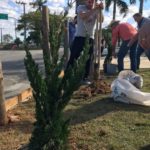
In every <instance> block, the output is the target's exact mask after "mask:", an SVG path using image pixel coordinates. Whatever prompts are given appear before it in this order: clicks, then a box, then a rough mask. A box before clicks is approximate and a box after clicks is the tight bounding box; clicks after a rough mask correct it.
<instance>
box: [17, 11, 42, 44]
mask: <svg viewBox="0 0 150 150" xmlns="http://www.w3.org/2000/svg"><path fill="white" fill-rule="evenodd" d="M24 20H26V29H27V31H28V32H29V36H28V37H27V41H28V42H34V43H35V44H36V45H37V46H38V45H39V44H41V35H40V32H41V14H40V12H39V11H36V12H29V13H28V14H25V15H23V16H21V19H20V20H18V26H17V28H16V29H17V30H18V31H21V30H24ZM22 35H23V34H22Z"/></svg>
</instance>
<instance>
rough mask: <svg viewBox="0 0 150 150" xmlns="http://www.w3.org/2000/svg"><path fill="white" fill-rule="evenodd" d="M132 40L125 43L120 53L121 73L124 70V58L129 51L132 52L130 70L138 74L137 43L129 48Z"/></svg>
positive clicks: (119, 64)
mask: <svg viewBox="0 0 150 150" xmlns="http://www.w3.org/2000/svg"><path fill="white" fill-rule="evenodd" d="M129 41H130V40H127V41H123V42H122V44H121V46H120V49H119V52H118V70H119V72H120V71H122V70H124V58H125V56H126V54H127V53H128V51H129V50H130V68H131V70H132V71H134V72H136V68H137V63H136V47H137V42H135V43H134V44H133V45H132V46H131V47H128V46H127V45H128V43H129Z"/></svg>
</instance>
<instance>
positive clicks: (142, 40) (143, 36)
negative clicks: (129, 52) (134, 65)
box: [138, 22, 150, 60]
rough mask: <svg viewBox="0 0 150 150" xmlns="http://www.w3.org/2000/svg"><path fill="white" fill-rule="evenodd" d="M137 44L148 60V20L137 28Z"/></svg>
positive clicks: (149, 29)
mask: <svg viewBox="0 0 150 150" xmlns="http://www.w3.org/2000/svg"><path fill="white" fill-rule="evenodd" d="M138 42H139V45H140V46H141V47H142V48H143V49H144V51H145V54H146V56H147V57H148V59H149V60H150V22H146V23H145V24H143V26H142V27H141V29H140V30H139V37H138Z"/></svg>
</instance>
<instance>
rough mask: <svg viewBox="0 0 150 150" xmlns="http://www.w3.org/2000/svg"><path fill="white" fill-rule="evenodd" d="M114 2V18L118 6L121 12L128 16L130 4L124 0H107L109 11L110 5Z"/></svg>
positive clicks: (106, 7)
mask: <svg viewBox="0 0 150 150" xmlns="http://www.w3.org/2000/svg"><path fill="white" fill-rule="evenodd" d="M112 3H113V20H115V18H116V7H117V6H118V7H119V9H120V13H121V14H124V17H125V16H126V14H127V12H128V5H127V3H126V2H124V1H123V0H105V4H106V6H105V9H106V11H109V7H110V5H111V4H112Z"/></svg>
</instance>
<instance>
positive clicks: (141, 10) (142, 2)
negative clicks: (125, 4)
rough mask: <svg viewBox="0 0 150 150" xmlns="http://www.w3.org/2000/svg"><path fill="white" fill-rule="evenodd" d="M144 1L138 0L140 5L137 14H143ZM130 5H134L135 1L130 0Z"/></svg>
mask: <svg viewBox="0 0 150 150" xmlns="http://www.w3.org/2000/svg"><path fill="white" fill-rule="evenodd" d="M145 1H146V0H139V2H140V5H139V13H141V14H143V6H144V2H145ZM130 3H131V4H135V3H136V0H130Z"/></svg>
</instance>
